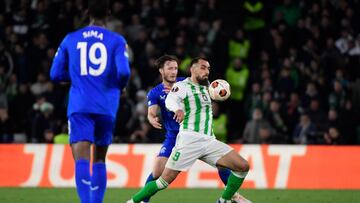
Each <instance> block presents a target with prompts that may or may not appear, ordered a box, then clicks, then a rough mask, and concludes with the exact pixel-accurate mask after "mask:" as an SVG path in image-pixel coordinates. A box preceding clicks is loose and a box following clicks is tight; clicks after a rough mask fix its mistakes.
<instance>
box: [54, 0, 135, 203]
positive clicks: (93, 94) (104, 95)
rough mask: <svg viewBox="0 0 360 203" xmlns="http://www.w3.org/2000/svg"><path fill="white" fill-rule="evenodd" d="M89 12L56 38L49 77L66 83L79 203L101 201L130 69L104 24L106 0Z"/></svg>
mask: <svg viewBox="0 0 360 203" xmlns="http://www.w3.org/2000/svg"><path fill="white" fill-rule="evenodd" d="M88 13H89V16H90V25H89V26H87V27H85V28H82V29H79V30H77V31H75V32H73V33H70V34H68V35H67V36H66V37H65V38H64V40H63V41H62V42H61V44H60V46H59V48H58V51H57V53H56V55H55V58H54V61H53V64H52V67H51V71H50V77H51V79H52V80H53V81H55V82H71V88H70V92H69V105H68V112H67V116H68V122H69V134H70V144H71V149H72V153H73V157H74V159H75V180H76V187H77V193H78V195H79V198H80V200H81V203H101V202H102V201H103V198H104V194H105V190H106V182H107V179H106V165H105V158H106V153H107V149H108V146H109V145H110V144H111V142H112V133H113V129H114V125H115V117H116V112H117V109H118V105H119V100H120V94H121V90H122V89H123V88H124V87H125V86H126V84H127V82H128V80H129V75H130V69H129V62H128V55H127V52H126V46H127V45H126V41H125V39H124V38H123V37H122V36H120V35H118V34H116V33H113V32H111V31H109V30H107V29H106V28H105V23H106V18H107V15H108V14H109V10H108V2H107V1H106V0H90V1H89V6H88ZM60 26H61V25H60ZM92 144H94V148H93V164H92V175H91V176H90V168H89V167H90V164H89V161H90V147H91V145H92Z"/></svg>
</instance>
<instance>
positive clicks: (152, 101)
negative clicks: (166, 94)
mask: <svg viewBox="0 0 360 203" xmlns="http://www.w3.org/2000/svg"><path fill="white" fill-rule="evenodd" d="M154 90H155V89H152V90H151V91H150V92H149V93H148V95H147V100H148V107H150V106H152V105H156V104H158V97H157V95H156V92H155V91H154Z"/></svg>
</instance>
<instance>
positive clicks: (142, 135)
mask: <svg viewBox="0 0 360 203" xmlns="http://www.w3.org/2000/svg"><path fill="white" fill-rule="evenodd" d="M136 101H137V103H136V104H135V116H134V117H133V118H132V120H131V121H129V122H132V129H133V133H132V134H131V135H130V141H131V142H147V140H148V137H147V134H148V132H149V130H150V128H151V126H150V124H149V123H148V121H147V99H146V92H145V91H144V90H139V91H138V92H137V93H136Z"/></svg>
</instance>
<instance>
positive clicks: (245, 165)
mask: <svg viewBox="0 0 360 203" xmlns="http://www.w3.org/2000/svg"><path fill="white" fill-rule="evenodd" d="M249 169H250V165H249V162H248V161H246V160H242V161H240V162H239V163H238V164H237V170H236V171H238V172H248V171H249Z"/></svg>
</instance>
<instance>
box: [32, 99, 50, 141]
mask: <svg viewBox="0 0 360 203" xmlns="http://www.w3.org/2000/svg"><path fill="white" fill-rule="evenodd" d="M33 110H34V113H33V115H34V116H33V117H32V121H31V142H33V143H36V142H40V143H44V142H46V141H49V140H47V139H46V137H45V131H46V130H48V129H52V128H53V127H54V120H53V110H54V106H53V105H52V104H51V103H49V102H47V101H46V99H45V97H44V96H40V97H39V98H38V100H37V102H36V103H35V104H34V105H33Z"/></svg>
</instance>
